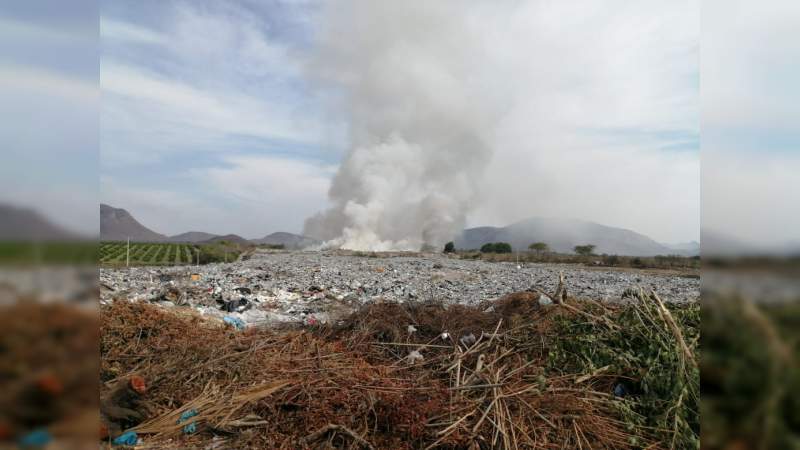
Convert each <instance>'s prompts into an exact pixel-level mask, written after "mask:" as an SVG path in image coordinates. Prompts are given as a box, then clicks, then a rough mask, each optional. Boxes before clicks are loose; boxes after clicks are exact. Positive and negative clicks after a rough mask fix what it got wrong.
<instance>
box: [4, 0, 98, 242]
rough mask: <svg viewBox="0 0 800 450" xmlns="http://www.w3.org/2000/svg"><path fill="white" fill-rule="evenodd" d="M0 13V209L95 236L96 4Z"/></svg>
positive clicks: (18, 5) (30, 6) (46, 4)
mask: <svg viewBox="0 0 800 450" xmlns="http://www.w3.org/2000/svg"><path fill="white" fill-rule="evenodd" d="M63 5H64V3H63V2H60V1H36V2H4V3H3V5H2V6H0V119H1V120H2V124H3V125H2V126H0V147H1V148H2V149H3V162H2V164H0V202H8V203H13V204H17V205H24V206H33V207H35V208H37V209H39V210H41V211H44V212H46V213H47V214H48V215H49V216H50V217H51V218H53V220H55V221H56V222H57V223H59V224H60V225H62V226H64V227H67V228H70V229H72V230H77V231H84V232H92V231H96V230H97V229H98V225H97V220H96V219H95V218H96V215H97V213H96V209H97V208H96V204H97V202H98V180H97V174H98V172H99V159H98V142H97V132H98V126H99V116H98V113H99V89H98V85H97V80H98V67H99V61H98V51H99V36H98V25H97V14H98V4H97V2H96V1H83V0H76V1H73V2H70V7H69V8H63Z"/></svg>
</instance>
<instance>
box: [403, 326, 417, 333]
mask: <svg viewBox="0 0 800 450" xmlns="http://www.w3.org/2000/svg"><path fill="white" fill-rule="evenodd" d="M406 331H408V334H414V333H415V332H416V331H417V328H416V327H415V326H414V325H409V326H408V328H406Z"/></svg>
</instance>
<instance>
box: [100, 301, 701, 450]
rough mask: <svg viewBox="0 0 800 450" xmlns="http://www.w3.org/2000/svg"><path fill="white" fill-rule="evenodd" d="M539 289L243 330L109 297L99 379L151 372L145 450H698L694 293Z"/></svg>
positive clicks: (380, 307)
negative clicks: (677, 302)
mask: <svg viewBox="0 0 800 450" xmlns="http://www.w3.org/2000/svg"><path fill="white" fill-rule="evenodd" d="M539 295H540V294H539V293H536V292H524V293H517V294H512V295H509V296H506V297H503V298H501V299H499V300H497V301H494V302H490V303H487V304H484V305H481V306H480V307H467V306H457V305H456V306H448V307H445V306H444V305H441V304H432V303H414V304H396V303H375V304H372V305H369V306H365V307H364V308H363V309H362V310H361V311H358V312H357V313H355V314H353V315H352V316H350V317H349V318H348V319H347V320H345V321H344V323H341V324H338V325H337V326H319V327H313V328H306V329H302V330H300V329H285V330H274V329H273V330H256V329H248V330H246V331H236V330H235V329H233V328H230V327H225V326H222V325H219V324H215V323H210V322H207V321H206V319H204V318H202V317H198V316H191V315H186V316H183V317H181V316H178V315H176V314H175V313H173V312H170V311H167V310H162V309H159V308H157V307H153V306H150V305H145V304H134V303H129V302H125V301H117V302H115V303H113V304H111V305H108V306H105V307H103V310H102V320H103V326H102V339H101V357H102V368H101V379H102V381H103V382H104V384H103V390H107V389H108V388H109V387H110V386H111V385H112V384H113V383H115V382H116V381H118V380H124V379H125V378H127V377H130V376H132V375H134V374H135V375H142V376H144V377H145V379H146V380H148V384H149V389H150V390H149V393H148V401H149V402H150V403H151V408H149V409H150V410H151V411H150V412H151V414H150V418H149V419H148V420H146V421H145V422H144V423H142V424H140V425H139V426H137V427H136V428H135V430H136V431H137V432H138V433H139V435H140V436H141V437H142V438H143V444H142V446H144V447H153V448H163V447H168V448H169V447H174V448H185V447H194V446H204V445H208V444H209V443H211V442H217V443H218V444H219V445H221V446H222V447H224V448H376V449H377V448H391V449H403V448H408V449H410V448H415V449H416V448H452V449H456V448H459V449H461V448H463V449H489V448H507V449H517V448H542V449H550V448H553V449H560V448H697V447H698V445H699V444H698V435H699V419H698V415H697V401H698V391H699V386H698V384H699V381H698V372H697V363H696V356H695V352H696V350H697V341H698V336H699V331H698V325H699V308H698V306H697V305H696V304H695V305H693V304H689V305H683V306H670V307H669V308H667V307H666V306H664V304H663V303H661V302H660V300H658V298H657V297H656V296H655V295H654V294H648V295H646V294H644V293H643V292H640V291H635V292H633V291H632V293H631V295H633V297H634V298H633V299H632V300H631V301H630V303H628V304H626V305H625V306H621V305H618V306H613V307H612V306H608V305H600V304H598V303H594V302H586V301H581V302H577V301H574V300H573V299H569V298H567V296H566V291H565V290H563V289H562V288H559V292H557V293H556V295H552V296H551V297H552V298H555V299H556V302H555V304H553V305H550V306H540V304H539V302H538V301H537V299H538V297H539ZM101 394H102V392H101ZM192 409H195V410H196V411H197V412H198V415H197V416H195V417H193V418H192V420H194V421H195V422H196V424H197V431H196V432H194V433H191V434H185V433H184V432H183V430H182V427H183V425H182V424H178V423H177V422H178V420H177V419H178V418H179V417H180V416H181V414H182V413H184V412H186V411H189V410H192Z"/></svg>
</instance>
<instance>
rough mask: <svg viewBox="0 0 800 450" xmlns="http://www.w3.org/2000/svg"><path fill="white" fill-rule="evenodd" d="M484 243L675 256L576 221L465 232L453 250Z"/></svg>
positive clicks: (641, 239)
mask: <svg viewBox="0 0 800 450" xmlns="http://www.w3.org/2000/svg"><path fill="white" fill-rule="evenodd" d="M487 242H508V243H509V244H511V246H512V247H513V248H514V250H526V249H527V248H528V246H529V245H530V244H531V243H533V242H545V243H546V244H547V245H549V246H550V249H552V250H554V251H556V252H559V253H572V252H573V248H574V247H575V246H576V245H585V244H592V245H595V246H596V248H595V253H598V254H602V253H608V254H611V255H629V256H653V255H668V254H672V253H675V252H674V251H673V250H671V249H670V248H669V247H667V246H665V245H663V244H659V243H658V242H656V241H654V240H653V239H650V238H649V237H647V236H645V235H642V234H639V233H636V232H634V231H630V230H625V229H622V228H614V227H609V226H605V225H600V224H597V223H593V222H587V221H583V220H576V219H552V218H542V217H534V218H531V219H527V220H523V221H520V222H517V223H514V224H511V225H509V226H506V227H478V228H469V229H466V230H464V232H463V233H462V235H461V236H460V237H459V238H458V239H456V240H455V244H456V248H459V249H478V248H480V247H481V246H482V245H483V244H486V243H487Z"/></svg>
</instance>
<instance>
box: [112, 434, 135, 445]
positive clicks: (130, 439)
mask: <svg viewBox="0 0 800 450" xmlns="http://www.w3.org/2000/svg"><path fill="white" fill-rule="evenodd" d="M138 441H139V436H138V435H137V434H136V432H135V431H127V432H125V433H122V434H120V435H119V436H117V437H116V438H114V440H113V441H111V443H112V444H114V445H136V443H137V442H138Z"/></svg>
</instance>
